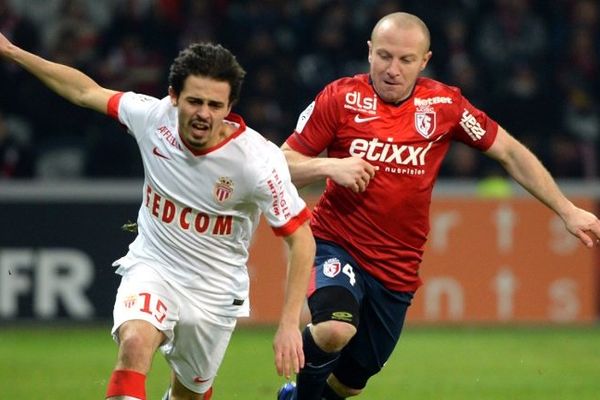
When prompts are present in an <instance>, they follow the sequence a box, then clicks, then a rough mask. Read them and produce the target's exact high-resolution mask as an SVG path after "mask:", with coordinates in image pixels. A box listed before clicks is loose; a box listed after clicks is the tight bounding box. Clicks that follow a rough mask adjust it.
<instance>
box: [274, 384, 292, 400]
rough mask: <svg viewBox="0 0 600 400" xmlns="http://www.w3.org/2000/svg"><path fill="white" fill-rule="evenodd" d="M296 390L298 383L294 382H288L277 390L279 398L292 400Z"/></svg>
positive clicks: (279, 399) (278, 399)
mask: <svg viewBox="0 0 600 400" xmlns="http://www.w3.org/2000/svg"><path fill="white" fill-rule="evenodd" d="M295 391H296V384H295V383H294V382H286V383H284V384H283V386H282V387H281V389H279V391H278V392H277V400H292V396H293V395H294V392H295Z"/></svg>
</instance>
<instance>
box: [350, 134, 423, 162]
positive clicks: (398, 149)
mask: <svg viewBox="0 0 600 400" xmlns="http://www.w3.org/2000/svg"><path fill="white" fill-rule="evenodd" d="M432 145H433V142H430V143H429V144H428V145H427V147H415V146H411V145H407V144H402V145H398V144H396V143H386V142H382V141H380V140H379V139H377V138H375V139H371V140H366V139H354V140H353V141H352V143H351V144H350V154H351V155H353V156H357V157H361V158H364V159H365V160H368V161H381V162H385V163H395V164H398V165H412V166H418V167H422V166H424V165H425V155H426V154H427V152H428V151H429V149H430V148H431V146H432Z"/></svg>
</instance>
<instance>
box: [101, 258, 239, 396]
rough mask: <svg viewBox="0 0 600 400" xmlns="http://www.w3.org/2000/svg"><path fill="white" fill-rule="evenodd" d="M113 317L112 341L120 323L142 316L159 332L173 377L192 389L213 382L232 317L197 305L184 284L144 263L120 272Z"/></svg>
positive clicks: (204, 387)
mask: <svg viewBox="0 0 600 400" xmlns="http://www.w3.org/2000/svg"><path fill="white" fill-rule="evenodd" d="M113 318H114V325H113V327H112V335H113V338H114V339H115V341H117V343H118V342H119V338H118V329H119V327H120V326H121V325H122V324H123V323H124V322H126V321H130V320H144V321H147V322H149V323H150V324H152V325H154V326H155V327H156V328H157V329H158V330H160V331H161V332H163V333H164V334H165V336H166V337H167V339H166V340H165V342H164V343H163V344H162V345H161V347H160V350H161V352H162V353H163V355H164V356H165V359H166V360H167V362H168V363H169V365H170V366H171V368H172V370H173V372H174V373H175V375H176V376H177V379H178V380H179V381H180V382H181V383H182V384H183V385H184V386H185V387H187V388H188V389H189V390H191V391H192V392H196V393H204V392H206V391H207V390H208V389H209V388H210V387H211V386H212V382H213V380H214V378H215V376H216V374H217V370H218V369H219V366H220V365H221V362H222V361H223V357H224V356H225V350H226V349H227V346H228V344H229V340H230V339H231V335H232V333H233V330H234V328H235V325H236V322H237V319H236V318H235V317H228V316H222V315H217V314H213V313H209V312H207V311H206V310H203V309H201V308H199V307H198V306H197V305H196V304H194V302H193V300H192V299H191V298H190V297H189V296H188V295H186V291H185V289H184V288H182V287H181V286H179V285H178V284H176V283H173V282H167V281H165V280H164V279H163V278H162V277H161V276H160V275H159V274H158V273H156V272H155V271H154V270H153V269H152V268H150V267H149V266H147V265H144V264H136V265H133V266H131V267H129V268H127V269H126V270H125V271H124V272H123V277H122V279H121V284H120V285H119V290H118V291H117V297H116V300H115V306H114V309H113Z"/></svg>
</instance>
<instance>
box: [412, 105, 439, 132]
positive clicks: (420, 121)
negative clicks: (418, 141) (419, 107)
mask: <svg viewBox="0 0 600 400" xmlns="http://www.w3.org/2000/svg"><path fill="white" fill-rule="evenodd" d="M415 128H416V129H417V131H418V132H419V133H420V134H421V136H423V137H424V138H426V139H429V136H431V135H432V134H433V132H435V111H432V110H424V111H417V112H416V113H415Z"/></svg>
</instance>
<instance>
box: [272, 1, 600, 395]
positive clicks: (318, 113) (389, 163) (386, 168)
mask: <svg viewBox="0 0 600 400" xmlns="http://www.w3.org/2000/svg"><path fill="white" fill-rule="evenodd" d="M429 45H430V34H429V30H428V28H427V26H426V25H425V24H424V23H423V21H422V20H421V19H419V18H418V17H416V16H414V15H411V14H407V13H393V14H389V15H387V16H385V17H383V18H382V19H381V20H379V21H378V22H377V24H376V25H375V27H374V29H373V31H372V35H371V40H370V41H369V42H368V47H369V52H368V60H369V64H370V70H369V73H368V74H361V75H356V76H354V77H349V78H342V79H338V80H336V81H334V82H332V83H330V84H328V85H327V86H326V87H325V88H324V89H323V90H322V91H321V92H320V93H319V94H318V95H317V97H316V99H315V100H314V102H312V103H311V104H310V105H309V106H308V108H307V109H306V110H305V111H304V112H303V113H302V114H301V115H300V117H299V119H298V124H297V126H296V129H295V131H294V132H293V134H292V135H291V136H290V137H289V138H288V140H287V141H286V143H284V145H283V146H282V149H283V150H284V153H285V155H286V158H287V160H288V163H289V165H290V170H291V174H292V180H293V181H294V183H295V184H296V185H298V186H303V185H305V184H308V183H311V182H314V181H316V180H318V179H322V178H326V179H327V182H326V188H325V191H324V193H323V194H322V196H321V198H320V200H319V201H318V203H317V205H316V206H315V208H314V213H313V217H312V222H311V226H312V228H313V233H314V235H315V238H316V239H317V257H316V259H315V268H314V270H313V278H312V283H311V286H310V288H309V293H308V303H309V308H310V311H311V318H312V323H311V324H309V326H308V327H307V328H306V329H305V330H304V333H303V340H304V353H305V366H304V368H303V369H302V370H301V372H300V374H298V376H297V386H295V387H294V384H293V383H287V384H286V385H284V386H283V387H282V388H281V389H280V391H279V393H278V399H279V400H289V399H297V400H317V399H318V400H321V399H329V400H331V399H343V398H346V397H351V396H355V395H358V394H359V393H360V392H361V391H362V390H363V388H364V387H365V386H366V383H367V380H368V379H369V378H370V377H371V376H373V375H375V374H377V373H378V372H379V371H380V369H381V368H382V367H383V365H384V363H385V362H386V360H387V359H388V358H389V356H390V354H391V353H392V351H393V349H394V347H395V345H396V343H397V341H398V339H399V337H400V333H401V330H402V326H403V322H404V317H405V314H406V309H407V307H408V306H409V305H410V302H411V299H412V296H413V294H414V292H415V291H416V290H417V288H418V287H419V286H420V285H421V280H420V279H419V273H418V271H419V265H420V263H421V258H422V254H423V247H424V245H425V241H426V238H427V234H428V232H429V205H430V203H431V194H432V190H433V186H434V183H435V180H436V177H437V175H438V172H439V169H440V165H441V163H442V160H443V158H444V156H445V154H446V153H447V151H448V148H449V146H450V144H451V143H452V141H460V142H463V143H465V144H467V145H468V146H471V147H473V148H475V149H478V150H480V151H482V152H485V154H487V155H488V156H490V157H491V158H493V159H495V160H497V161H498V162H499V163H500V164H501V165H502V166H503V167H504V168H505V169H506V171H508V173H509V174H510V175H511V176H512V177H513V178H514V179H515V180H516V181H517V182H518V183H519V184H520V185H522V186H523V187H524V188H525V189H527V190H528V191H529V192H530V193H531V194H532V195H533V196H535V197H536V198H537V199H538V200H540V201H541V202H542V203H543V204H545V205H546V206H547V207H549V208H550V209H552V210H553V211H554V212H555V213H556V214H557V215H559V216H560V217H561V218H562V220H563V221H564V224H565V227H566V229H567V230H568V231H569V232H571V233H572V234H573V235H575V236H577V237H578V238H579V239H580V240H581V242H583V244H584V245H586V246H587V247H592V246H594V244H595V243H597V239H596V238H597V237H600V223H599V221H598V219H597V218H596V216H594V215H593V214H591V213H589V212H587V211H585V210H583V209H580V208H577V207H576V206H575V205H573V204H572V203H571V202H570V201H569V200H568V199H567V198H566V197H565V196H564V195H563V194H562V193H561V191H560V190H559V188H558V187H557V185H556V183H555V182H554V180H553V178H552V177H551V176H550V174H549V173H548V171H547V170H546V169H545V168H544V166H542V164H541V163H540V161H538V159H537V158H536V157H535V156H534V155H533V154H532V153H531V152H530V151H529V150H528V149H527V148H526V147H525V146H523V145H522V144H521V143H520V142H519V141H517V140H516V139H515V138H513V137H512V136H511V135H510V134H509V133H507V132H506V130H505V129H503V128H502V127H501V126H499V125H498V123H497V122H496V121H494V120H492V119H491V118H490V117H488V116H487V115H486V114H485V113H484V112H482V111H481V110H479V109H477V108H476V107H474V106H473V105H472V104H471V103H470V102H469V101H468V100H467V99H466V98H464V97H463V96H462V95H461V92H460V90H459V89H457V88H455V87H451V86H447V85H445V84H443V83H440V82H437V81H435V80H432V79H428V78H424V77H419V74H420V72H421V71H423V70H424V69H425V67H426V66H427V63H428V62H429V60H430V59H431V56H432V53H431V51H430V50H429ZM324 151H326V152H327V157H317V156H318V155H319V154H321V153H322V152H324Z"/></svg>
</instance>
